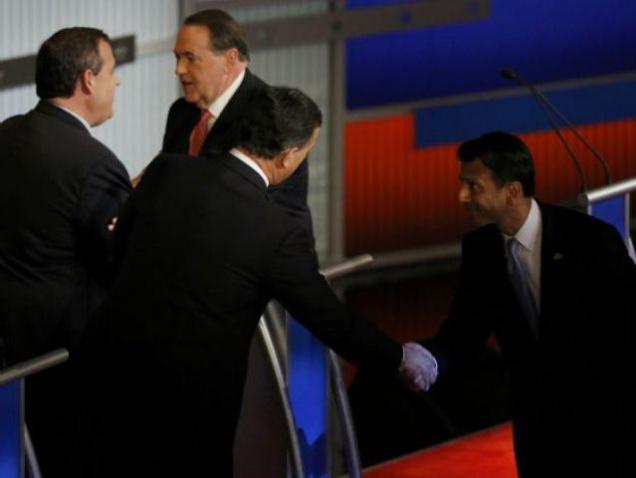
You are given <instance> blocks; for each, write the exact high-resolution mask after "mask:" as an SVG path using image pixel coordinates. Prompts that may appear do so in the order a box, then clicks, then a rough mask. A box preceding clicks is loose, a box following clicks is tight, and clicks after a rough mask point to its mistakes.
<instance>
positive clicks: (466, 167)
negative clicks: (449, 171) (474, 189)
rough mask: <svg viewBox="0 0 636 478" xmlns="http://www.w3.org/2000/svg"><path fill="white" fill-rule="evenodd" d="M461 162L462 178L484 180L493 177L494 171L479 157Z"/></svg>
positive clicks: (460, 175)
mask: <svg viewBox="0 0 636 478" xmlns="http://www.w3.org/2000/svg"><path fill="white" fill-rule="evenodd" d="M460 164H461V166H460V170H459V177H460V178H462V179H471V180H482V181H485V180H489V179H490V180H491V179H492V171H491V170H490V169H489V168H488V167H487V166H486V165H485V164H484V163H483V162H482V161H481V159H479V158H475V159H473V160H472V161H462V162H461V163H460Z"/></svg>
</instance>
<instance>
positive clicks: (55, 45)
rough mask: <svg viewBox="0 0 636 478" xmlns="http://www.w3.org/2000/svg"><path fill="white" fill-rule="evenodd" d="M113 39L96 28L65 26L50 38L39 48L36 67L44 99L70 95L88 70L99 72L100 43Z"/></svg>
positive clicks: (36, 75)
mask: <svg viewBox="0 0 636 478" xmlns="http://www.w3.org/2000/svg"><path fill="white" fill-rule="evenodd" d="M100 40H101V41H105V42H106V43H108V44H109V45H111V47H112V44H111V41H110V38H109V37H108V35H106V34H105V33H104V32H103V31H101V30H98V29H96V28H88V27H73V28H64V29H63V30H59V31H58V32H56V33H54V34H53V35H52V36H51V37H50V38H49V39H48V40H46V41H45V42H44V43H43V44H42V46H41V47H40V50H39V51H38V55H37V59H36V67H35V85H36V92H37V95H38V96H39V97H40V98H41V99H43V100H47V99H51V98H70V97H71V96H72V95H73V92H74V91H75V85H76V83H77V80H78V79H79V78H80V77H81V75H82V73H84V72H85V71H86V70H91V71H92V72H93V73H94V74H95V75H97V74H98V73H99V72H100V70H101V68H102V63H103V61H102V58H101V57H100V55H99V42H100Z"/></svg>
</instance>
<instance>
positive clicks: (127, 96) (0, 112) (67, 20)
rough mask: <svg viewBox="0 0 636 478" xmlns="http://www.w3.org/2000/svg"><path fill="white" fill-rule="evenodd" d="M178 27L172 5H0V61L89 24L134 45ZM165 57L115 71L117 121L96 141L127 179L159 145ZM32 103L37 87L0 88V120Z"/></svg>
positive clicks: (172, 94) (30, 0) (171, 94)
mask: <svg viewBox="0 0 636 478" xmlns="http://www.w3.org/2000/svg"><path fill="white" fill-rule="evenodd" d="M178 25H179V18H178V2H177V1H176V0H0V60H6V59H10V58H14V57H18V56H24V55H30V54H35V53H36V52H37V49H38V48H39V46H40V44H41V43H42V41H44V40H45V39H46V38H48V37H49V36H50V35H51V34H52V33H54V32H55V31H57V30H59V29H60V28H64V27H70V26H91V27H96V28H101V29H103V30H104V31H105V32H106V33H107V34H108V35H109V36H110V37H111V38H116V37H119V36H123V35H130V34H134V35H135V36H136V41H137V45H142V46H143V45H144V44H148V43H152V42H157V41H161V40H165V39H172V38H173V37H174V35H175V34H176V31H177V28H178ZM173 69H174V61H173V56H172V53H171V52H170V51H165V52H162V53H158V54H150V55H143V56H141V57H139V58H138V59H137V60H136V61H135V62H134V63H129V64H126V65H123V66H121V67H120V68H118V75H119V77H120V78H121V81H122V83H121V85H120V87H119V89H118V91H117V95H116V98H115V116H114V117H113V118H112V119H111V120H110V121H109V122H107V123H106V124H104V125H102V126H100V127H98V128H95V130H94V131H93V132H94V135H95V136H96V137H97V138H98V139H100V140H101V141H103V142H104V143H105V144H106V145H107V146H108V147H109V148H111V149H112V150H113V151H114V152H115V154H116V155H117V156H118V157H119V158H120V159H121V160H122V161H123V163H124V164H125V165H126V167H127V168H128V171H129V173H130V174H131V175H135V174H136V173H137V172H139V170H141V168H143V166H145V165H146V164H147V163H148V162H149V161H150V160H151V159H152V157H153V156H154V155H155V154H156V153H157V151H158V150H159V148H160V147H161V139H162V135H163V128H164V122H165V118H166V114H167V111H168V107H169V106H170V103H171V102H172V101H174V99H175V98H176V97H177V96H178V84H177V81H176V78H175V76H174V74H173ZM36 102H37V97H36V95H35V86H34V85H28V86H23V87H17V88H10V89H6V90H0V120H3V119H5V118H7V117H8V116H12V115H14V114H19V113H24V112H26V111H28V110H29V109H31V108H32V107H33V106H34V105H35V103H36Z"/></svg>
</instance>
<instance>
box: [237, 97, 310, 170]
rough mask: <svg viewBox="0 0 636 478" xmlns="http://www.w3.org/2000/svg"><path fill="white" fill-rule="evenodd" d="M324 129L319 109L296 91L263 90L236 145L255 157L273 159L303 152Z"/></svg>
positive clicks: (242, 121) (240, 130) (239, 128)
mask: <svg viewBox="0 0 636 478" xmlns="http://www.w3.org/2000/svg"><path fill="white" fill-rule="evenodd" d="M321 125H322V113H321V112H320V109H319V108H318V105H316V103H315V102H314V101H313V100H312V99H311V98H310V97H309V96H307V95H306V94H305V93H303V92H302V91H300V90H298V89H295V88H287V87H269V88H265V89H263V90H262V92H261V93H260V95H259V97H258V98H256V99H255V101H254V102H253V103H252V105H251V107H250V109H249V111H247V112H246V114H245V116H244V117H243V118H242V120H241V124H240V125H239V127H238V128H237V130H238V136H237V139H236V144H237V145H238V146H239V147H241V148H243V149H245V150H246V151H248V152H249V153H251V154H252V155H254V156H257V157H259V158H263V159H272V158H274V157H276V156H278V155H279V154H280V153H282V152H283V151H284V150H286V149H289V148H302V147H304V146H305V145H306V144H307V143H308V142H309V140H310V139H311V137H312V135H313V133H314V131H315V129H316V128H319V127H320V126H321Z"/></svg>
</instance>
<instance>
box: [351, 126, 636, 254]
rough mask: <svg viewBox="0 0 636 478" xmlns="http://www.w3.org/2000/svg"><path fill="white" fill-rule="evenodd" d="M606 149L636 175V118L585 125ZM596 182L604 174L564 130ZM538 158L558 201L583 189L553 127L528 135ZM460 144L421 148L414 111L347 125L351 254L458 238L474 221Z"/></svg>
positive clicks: (542, 184) (542, 194)
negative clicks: (461, 184) (463, 193)
mask: <svg viewBox="0 0 636 478" xmlns="http://www.w3.org/2000/svg"><path fill="white" fill-rule="evenodd" d="M579 129H580V131H581V132H582V133H583V134H584V135H585V136H586V137H587V138H588V139H589V140H590V142H591V143H592V144H594V145H596V147H597V148H598V149H599V150H600V151H602V152H603V153H604V154H605V156H606V158H607V159H608V162H609V163H610V167H611V170H612V173H613V175H614V179H615V180H620V179H624V178H627V177H632V176H636V120H624V121H617V122H613V123H606V124H598V125H589V126H585V127H581V128H579ZM564 134H566V137H568V138H569V139H570V140H571V142H572V144H573V145H574V150H575V152H576V153H577V155H578V156H579V157H580V158H581V159H582V161H583V165H584V167H585V170H586V172H587V174H588V178H589V183H590V186H591V187H598V186H600V185H601V184H603V172H602V169H601V168H600V167H599V166H598V164H597V163H596V162H595V161H594V160H593V158H592V156H591V155H590V154H589V153H587V152H586V151H585V148H583V147H582V146H581V145H580V144H579V143H578V142H576V141H574V140H573V139H572V138H571V137H570V136H569V135H570V133H564ZM522 138H523V139H524V140H525V141H526V142H527V143H528V145H529V146H530V149H531V150H532V153H533V155H534V157H535V160H536V167H537V193H538V194H537V195H538V197H539V198H541V199H544V200H546V201H552V202H558V201H562V200H565V199H569V198H573V197H574V195H575V194H576V193H577V192H578V179H577V176H576V170H575V169H574V166H573V165H572V164H571V162H570V160H569V158H568V157H567V155H566V153H565V151H564V148H563V146H562V145H561V143H560V142H559V140H558V138H557V136H556V135H555V134H554V133H553V132H551V131H546V132H538V133H530V134H524V135H522ZM457 146H458V145H457V144H450V145H442V146H438V147H433V148H426V149H420V150H416V149H414V118H413V116H412V115H411V114H406V115H401V116H394V117H390V118H385V119H380V120H369V121H359V122H354V123H349V124H348V125H347V126H346V129H345V155H346V156H345V158H346V167H345V174H346V178H345V198H346V204H345V220H346V252H347V254H348V255H354V254H359V253H362V252H380V251H390V250H399V249H407V248H413V247H421V246H424V245H430V244H436V243H443V242H452V241H456V240H458V239H459V237H460V236H461V235H462V234H463V233H464V232H466V231H467V230H468V229H469V228H470V227H471V225H470V223H469V222H468V218H467V216H466V214H465V213H464V211H463V210H462V209H461V207H460V206H459V205H458V204H457V188H458V181H457V174H458V171H459V165H458V162H457V160H456V158H455V151H456V149H457Z"/></svg>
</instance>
